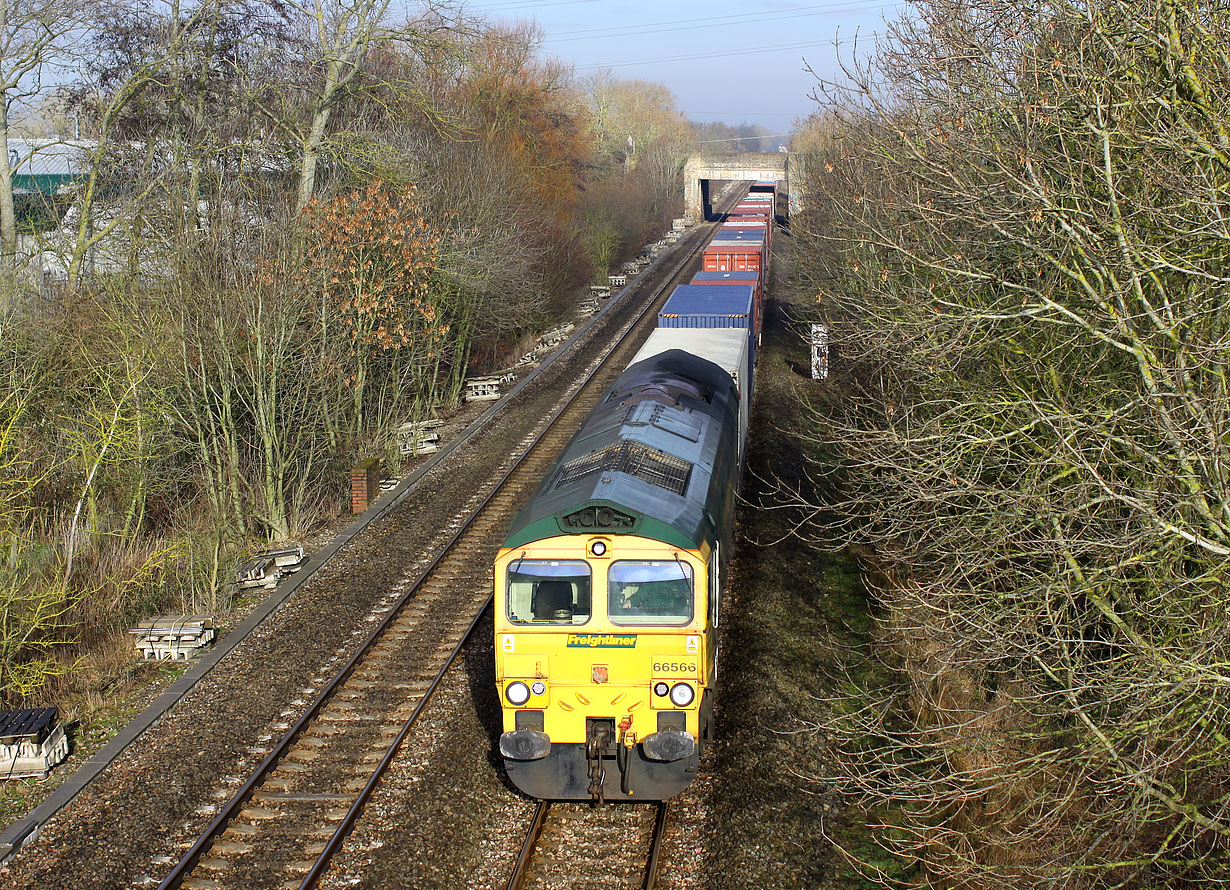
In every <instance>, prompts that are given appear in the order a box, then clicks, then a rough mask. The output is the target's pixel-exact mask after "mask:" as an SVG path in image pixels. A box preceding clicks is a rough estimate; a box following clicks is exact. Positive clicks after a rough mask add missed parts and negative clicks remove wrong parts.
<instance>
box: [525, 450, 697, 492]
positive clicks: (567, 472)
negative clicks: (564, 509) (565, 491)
mask: <svg viewBox="0 0 1230 890" xmlns="http://www.w3.org/2000/svg"><path fill="white" fill-rule="evenodd" d="M608 472H610V473H627V474H628V475H629V476H635V477H636V478H638V479H642V480H644V481H645V482H648V483H650V484H652V485H656V486H658V487H659V488H665V489H666V490H667V491H673V492H674V493H675V494H678V495H682V494H683V493H684V492H686V491H687V490H688V477H689V476H691V474H692V465H691V464H690V463H688V462H687V461H686V460H681V459H680V458H677V457H675V456H674V455H672V454H667V453H666V452H665V451H659V450H658V449H656V448H650V447H649V446H648V445H643V444H641V443H640V442H633V441H630V440H627V439H624V440H623V441H620V442H616V443H615V444H614V445H608V446H607V447H606V448H603V449H601V450H600V451H595V452H593V453H592V454H586V455H584V456H582V457H578V458H575V459H573V460H570V461H568V463H566V464H564V465H563V466H562V467H560V468H559V471H558V472H557V473H556V474H555V479H554V481H553V482H552V483H551V487H550V488H549V489H548V490H549V491H555V490H557V489H560V488H563V487H564V486H565V485H571V484H572V483H574V482H577V481H579V480H581V479H584V478H585V477H586V476H588V475H590V474H591V473H608Z"/></svg>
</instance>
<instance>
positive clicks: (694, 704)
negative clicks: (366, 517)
mask: <svg viewBox="0 0 1230 890" xmlns="http://www.w3.org/2000/svg"><path fill="white" fill-rule="evenodd" d="M684 290H685V289H684V288H680V289H677V291H678V292H682V291H684ZM694 290H696V291H706V293H704V294H701V293H694V294H691V295H690V299H691V304H697V300H700V301H701V302H702V303H705V306H707V307H708V308H707V309H705V310H704V311H710V310H712V311H711V314H712V316H713V318H715V319H725V322H724V324H726V325H732V324H735V323H736V322H731V319H737V318H739V317H740V313H736V312H731V311H727V307H726V305H725V304H726V303H729V302H730V300H732V299H733V300H736V301H739V300H742V301H743V303H742V304H741V305H744V304H745V305H746V309H745V310H741V312H742V316H743V321H742V322H741V325H742V326H741V327H719V326H718V322H712V323H710V322H705V321H704V320H703V319H702V316H703V315H704V312H703V311H700V310H697V311H696V312H694V313H693V314H692V315H688V313H687V311H683V312H681V311H679V306H682V307H683V309H684V310H687V309H688V305H689V300H687V299H684V297H687V296H689V295H688V294H682V293H680V294H679V299H678V300H676V299H675V298H674V296H673V297H672V300H671V301H668V303H667V306H666V307H664V309H663V314H662V315H660V324H670V325H674V328H673V329H671V328H661V329H659V330H658V331H656V332H655V333H654V334H653V335H652V336H651V337H650V340H649V341H648V342H647V343H646V345H645V347H644V348H643V349H642V350H641V352H640V353H638V355H637V357H636V358H635V359H634V360H633V362H632V364H630V365H629V366H628V367H627V368H626V369H625V371H624V372H623V373H622V374H621V375H620V376H619V378H618V379H617V380H616V381H615V383H614V384H612V386H611V387H610V388H609V389H608V391H607V392H606V393H605V395H604V396H603V398H602V399H601V400H600V402H599V404H598V406H597V407H596V408H595V409H594V410H593V411H592V412H591V413H590V415H589V417H587V418H586V420H585V421H584V423H583V424H582V425H581V428H580V429H579V430H578V431H577V433H576V435H575V436H574V437H573V438H572V440H571V441H570V442H569V444H568V445H567V446H566V447H565V449H564V451H563V453H562V454H561V455H560V457H559V458H558V459H557V460H556V462H555V463H554V465H553V466H552V467H551V469H550V470H548V472H547V473H546V475H545V476H544V478H543V480H542V481H541V483H540V484H539V486H538V488H537V490H536V491H535V492H534V494H533V495H532V496H531V498H530V500H529V501H528V503H527V504H526V505H525V506H524V507H523V508H522V509H521V511H520V512H519V513H518V514H517V516H516V518H515V519H514V520H513V523H512V526H511V528H510V530H509V533H508V536H507V538H506V540H505V541H504V544H503V546H502V547H501V549H500V551H499V554H498V556H497V558H496V562H495V605H494V609H495V677H496V683H497V685H498V691H499V696H500V701H501V706H502V708H503V733H502V735H501V736H500V740H499V750H500V754H501V756H502V758H503V762H504V765H505V768H506V770H507V774H508V777H509V779H510V780H511V781H512V782H513V784H515V785H516V787H517V788H519V789H521V790H522V791H524V792H525V793H526V794H528V795H530V796H532V797H536V798H543V799H548V800H570V799H571V800H594V801H597V802H602V801H604V800H633V801H636V800H662V799H665V798H668V797H671V796H673V795H675V794H678V793H679V792H680V791H682V790H683V789H684V788H686V787H687V786H688V784H689V783H690V782H691V781H692V779H693V777H694V776H695V773H696V769H697V764H698V762H699V759H700V754H701V749H702V745H703V744H704V743H705V742H706V741H707V740H708V739H709V738H710V737H711V733H712V723H713V690H714V679H715V675H716V671H717V627H718V624H719V621H720V619H721V610H722V586H723V579H724V576H725V562H726V560H727V557H728V555H729V553H730V550H731V536H732V528H733V519H734V506H735V495H736V488H737V484H738V479H739V476H740V468H741V462H742V451H743V443H744V438H745V436H746V432H747V417H748V412H747V406H748V404H749V403H750V397H751V392H750V385H751V367H752V364H753V361H752V355H753V349H754V344H755V342H756V334H757V331H756V330H755V328H756V326H757V324H758V321H759V311H758V310H759V307H758V305H753V296H752V294H753V289H752V287H747V288H745V289H744V290H746V294H743V293H742V291H739V290H736V289H735V288H729V287H717V288H696V289H694ZM710 291H712V292H713V293H710ZM714 293H716V294H717V296H716V297H715V296H714ZM756 296H757V297H758V296H759V293H758V289H757V293H756ZM714 299H718V300H719V302H721V301H724V302H723V305H722V307H720V311H719V309H715V308H714V307H715V306H717V304H716V303H713V301H714ZM706 301H707V302H706ZM672 302H674V303H677V304H679V306H676V310H675V312H674V313H673V314H672V313H671V312H668V311H667V310H668V309H670V308H671V305H672ZM757 303H758V300H757ZM710 304H712V305H710ZM697 305H699V304H697ZM680 319H684V321H682V322H681V321H680ZM687 319H692V321H691V322H689V321H687ZM696 319H702V320H701V321H696ZM690 324H695V325H696V328H697V329H694V330H687V331H684V330H680V329H679V328H680V327H687V326H689V325H690ZM680 346H682V347H683V348H679V347H680Z"/></svg>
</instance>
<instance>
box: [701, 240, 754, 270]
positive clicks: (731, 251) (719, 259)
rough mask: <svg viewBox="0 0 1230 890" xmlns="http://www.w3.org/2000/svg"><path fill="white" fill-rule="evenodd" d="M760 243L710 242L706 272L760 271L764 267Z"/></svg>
mask: <svg viewBox="0 0 1230 890" xmlns="http://www.w3.org/2000/svg"><path fill="white" fill-rule="evenodd" d="M763 260H764V247H763V245H760V244H731V243H729V242H727V243H725V244H710V245H709V246H708V247H706V248H705V255H704V270H705V271H706V272H759V271H760V270H761V269H763V268H764V263H763Z"/></svg>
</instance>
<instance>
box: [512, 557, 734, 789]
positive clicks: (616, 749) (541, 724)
mask: <svg viewBox="0 0 1230 890" xmlns="http://www.w3.org/2000/svg"><path fill="white" fill-rule="evenodd" d="M709 557H710V554H709V553H707V552H701V551H690V550H683V549H680V548H678V547H673V546H670V545H668V544H665V543H663V542H661V541H657V540H652V539H648V538H641V537H636V536H633V535H617V536H607V535H599V536H592V537H587V536H584V535H562V536H560V537H556V538H547V539H543V540H539V541H535V542H534V543H533V544H531V545H527V546H526V547H523V548H514V549H507V550H503V551H501V552H500V555H499V557H498V558H497V560H496V566H495V611H496V615H495V673H496V681H497V687H498V691H499V694H500V699H501V706H502V708H503V730H504V731H503V735H502V736H501V739H500V752H501V754H502V755H503V756H504V759H505V765H506V767H507V769H508V774H509V777H510V779H512V781H513V782H514V783H515V784H516V785H517V786H518V787H520V788H521V789H522V790H524V791H526V792H527V793H529V794H531V795H533V796H535V797H546V798H577V799H593V798H596V799H603V798H606V799H655V800H656V799H662V798H664V797H669V796H671V795H673V794H676V793H678V792H679V791H681V790H682V789H683V788H685V787H686V786H687V785H688V783H689V782H690V781H691V779H692V777H693V775H694V774H695V769H696V763H697V760H698V759H699V754H700V744H701V742H702V740H703V739H705V738H707V736H708V732H709V727H708V722H709V713H710V709H711V703H710V697H709V695H708V690H709V688H710V686H711V684H712V680H713V673H714V648H715V647H714V645H713V643H714V640H713V636H712V633H713V632H712V625H713V622H712V621H711V620H710V614H711V612H710V610H711V607H713V606H716V603H715V602H711V600H712V599H713V597H711V595H710V584H709V581H710V579H709V571H708V567H709V562H708V560H709Z"/></svg>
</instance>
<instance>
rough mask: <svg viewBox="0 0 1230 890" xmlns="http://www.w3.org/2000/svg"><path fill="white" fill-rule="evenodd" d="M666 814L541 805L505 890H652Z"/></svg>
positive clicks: (662, 809)
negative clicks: (588, 889)
mask: <svg viewBox="0 0 1230 890" xmlns="http://www.w3.org/2000/svg"><path fill="white" fill-rule="evenodd" d="M668 811H669V804H667V803H666V802H665V801H662V802H660V803H656V804H617V805H613V806H609V807H603V808H600V809H595V808H593V807H590V806H589V805H588V804H577V803H552V802H550V801H545V800H544V801H540V802H539V804H538V809H537V811H536V812H535V813H534V822H533V824H532V825H531V826H530V830H529V831H528V832H527V833H526V836H525V843H524V845H523V846H522V848H521V854H520V856H518V857H517V864H516V867H515V868H514V870H513V874H512V877H511V878H510V879H509V881H508V886H507V888H506V890H577V888H582V887H602V888H604V890H620V888H629V890H653V887H654V880H655V878H656V877H657V872H658V852H659V850H660V849H661V847H662V835H663V832H664V831H665V829H666V818H667V814H668Z"/></svg>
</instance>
